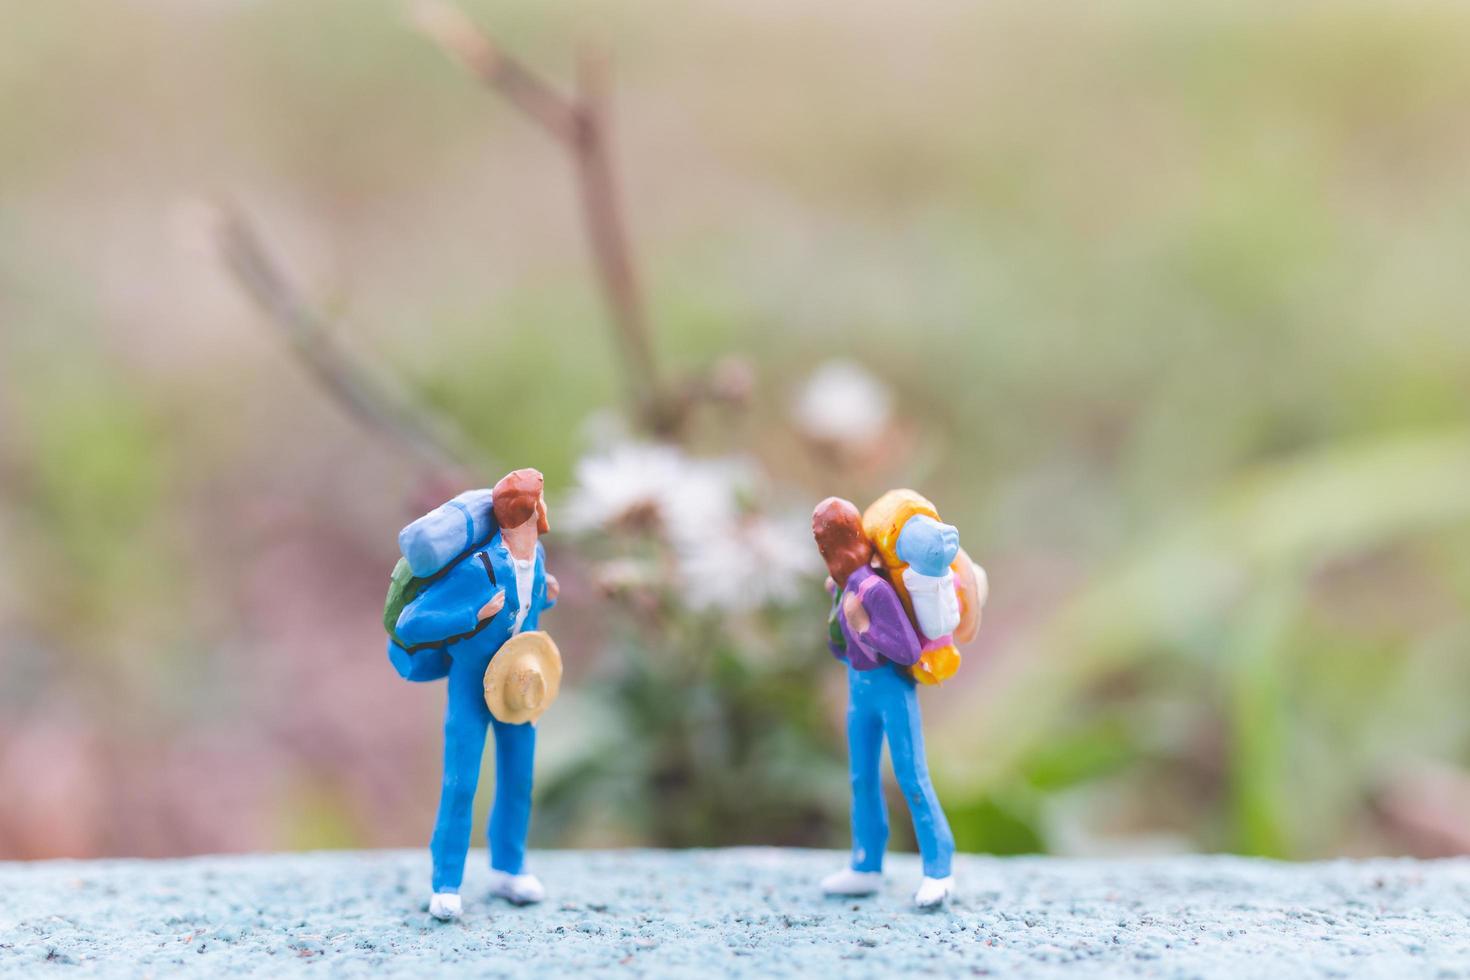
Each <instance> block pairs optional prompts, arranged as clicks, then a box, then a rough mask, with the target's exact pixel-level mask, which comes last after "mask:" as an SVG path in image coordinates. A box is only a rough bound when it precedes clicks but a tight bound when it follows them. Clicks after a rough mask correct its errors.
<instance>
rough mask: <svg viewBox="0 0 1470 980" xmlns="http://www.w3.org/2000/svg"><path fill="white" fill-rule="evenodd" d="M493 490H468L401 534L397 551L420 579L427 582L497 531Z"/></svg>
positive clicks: (399, 534) (421, 518) (435, 509)
mask: <svg viewBox="0 0 1470 980" xmlns="http://www.w3.org/2000/svg"><path fill="white" fill-rule="evenodd" d="M493 502H494V494H493V492H492V491H490V490H466V491H465V492H464V493H462V494H460V495H459V496H458V497H455V498H454V499H453V500H451V501H449V502H448V503H445V504H441V505H440V506H438V507H436V508H434V509H433V510H431V511H429V512H428V513H427V514H425V515H424V516H423V517H420V518H419V519H418V520H416V521H414V522H413V523H412V524H410V525H408V527H406V528H404V529H403V530H402V531H399V532H398V550H399V551H401V552H402V553H403V557H404V558H406V559H407V560H408V567H409V568H410V569H411V570H412V571H413V573H414V575H415V576H417V577H419V578H428V577H429V576H430V575H434V574H436V573H437V572H439V571H440V569H442V568H444V566H445V565H448V564H449V563H450V562H452V561H454V559H456V558H458V557H459V556H460V555H462V554H464V553H465V552H466V551H468V550H469V549H470V548H472V547H474V546H475V545H476V544H478V543H479V542H481V541H483V540H485V539H486V538H488V537H489V536H490V534H491V533H492V532H493V531H494V530H495V514H494V511H493V510H492V509H491V505H492V503H493Z"/></svg>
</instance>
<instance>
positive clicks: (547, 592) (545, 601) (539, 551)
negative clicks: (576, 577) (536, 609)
mask: <svg viewBox="0 0 1470 980" xmlns="http://www.w3.org/2000/svg"><path fill="white" fill-rule="evenodd" d="M536 555H537V557H538V558H540V559H541V574H542V576H543V577H544V578H545V583H544V586H543V588H542V590H541V609H542V611H543V612H544V611H546V610H547V609H550V608H551V607H552V606H554V605H556V600H557V599H559V598H561V583H560V582H558V581H557V580H556V576H555V575H553V574H551V569H549V568H547V567H546V549H545V548H544V547H543V546H542V544H541V542H540V541H537V542H536Z"/></svg>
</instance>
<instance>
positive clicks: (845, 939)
mask: <svg viewBox="0 0 1470 980" xmlns="http://www.w3.org/2000/svg"><path fill="white" fill-rule="evenodd" d="M842 860H843V856H842V855H838V854H834V853H824V852H816V851H787V850H773V849H742V850H727V851H687V852H669V851H663V852H661V851H611V852H607V851H603V852H581V853H578V852H569V851H560V852H544V853H538V854H535V855H534V856H533V869H534V870H535V871H537V872H538V873H540V875H541V876H542V878H543V879H544V880H545V882H546V884H547V887H548V889H549V891H550V897H549V899H548V900H547V901H546V902H545V903H544V904H542V905H540V906H536V907H531V908H524V909H518V908H513V907H511V906H509V905H506V904H505V903H504V902H500V901H495V900H491V899H489V898H488V897H486V895H485V888H486V885H485V880H486V871H485V857H484V854H483V853H477V854H475V855H472V859H471V865H472V871H471V874H470V875H469V880H468V881H467V882H466V887H465V889H464V895H465V901H466V909H465V918H464V919H463V920H461V921H459V922H456V923H449V924H443V923H438V922H435V921H433V920H431V919H430V918H429V916H428V914H427V913H426V912H425V908H426V900H427V898H428V895H427V892H428V888H427V881H428V856H427V854H426V853H424V852H420V851H383V852H365V853H352V852H339V853H319V854H279V855H266V856H239V857H205V858H192V859H186V860H175V861H90V862H88V861H82V862H73V861H57V862H45V863H35V864H4V863H0V974H16V975H19V974H25V975H28V976H47V975H52V974H54V975H57V976H70V975H121V976H140V975H141V976H146V975H170V974H176V973H180V972H194V973H210V974H213V973H259V974H268V975H271V976H280V975H292V974H301V973H307V974H316V975H319V976H325V975H326V974H329V973H330V974H332V975H337V974H346V975H373V976H386V975H393V974H405V975H413V976H420V975H427V974H435V973H442V972H445V971H446V970H452V971H453V973H455V974H463V975H484V976H527V975H530V974H531V973H533V972H543V973H544V975H545V976H547V977H560V976H564V975H567V974H569V973H572V972H575V971H595V972H597V973H600V974H607V975H617V976H680V977H688V976H699V975H701V974H702V975H704V976H722V975H741V976H769V975H773V974H800V975H803V976H817V977H820V976H822V975H824V974H825V975H828V976H842V977H848V976H853V977H865V976H874V977H878V976H881V977H885V978H888V980H892V978H894V977H896V976H900V975H902V974H909V973H915V972H920V971H922V972H926V973H936V974H949V975H980V976H1002V977H1008V976H1015V977H1051V976H1064V975H1065V976H1073V975H1076V976H1130V977H1131V976H1142V977H1230V978H1242V977H1272V978H1277V977H1298V976H1307V977H1347V976H1351V977H1359V976H1372V977H1395V978H1397V977H1465V978H1467V980H1470V860H1456V861H1441V862H1430V863H1424V862H1413V861H1368V862H1334V863H1330V864H1297V865H1292V864H1275V863H1270V862H1265V861H1255V860H1248V859H1242V858H1228V857H1181V858H1168V859H1158V860H1143V861H1136V860H1135V861H1071V860H1061V859H1056V858H1025V859H1007V860H995V859H988V858H981V857H962V858H961V859H960V862H959V865H958V868H957V874H958V876H959V881H960V884H961V887H962V890H963V891H962V894H961V896H960V897H959V899H958V900H957V901H956V902H955V903H953V905H952V906H951V907H950V908H948V909H946V910H944V911H940V912H936V913H930V914H921V913H918V912H915V911H912V910H911V909H910V908H909V904H908V898H909V893H910V892H911V891H912V889H913V886H914V885H915V884H916V883H917V881H918V866H917V863H916V862H915V860H914V859H913V858H912V857H910V856H907V855H901V856H897V857H895V858H893V859H891V862H890V863H891V867H890V868H889V884H888V888H887V889H886V890H885V891H884V892H883V893H882V894H880V895H878V896H875V897H873V898H869V899H861V900H851V899H849V900H845V901H843V900H835V899H824V898H822V897H821V896H820V895H819V894H817V892H816V888H815V883H816V881H817V879H818V878H819V877H820V876H821V875H822V874H823V873H824V872H826V871H829V870H832V869H834V868H836V867H838V866H840V864H841V863H842Z"/></svg>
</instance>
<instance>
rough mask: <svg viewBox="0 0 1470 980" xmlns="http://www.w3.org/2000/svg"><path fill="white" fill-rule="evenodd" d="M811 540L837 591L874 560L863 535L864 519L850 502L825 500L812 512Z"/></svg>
mask: <svg viewBox="0 0 1470 980" xmlns="http://www.w3.org/2000/svg"><path fill="white" fill-rule="evenodd" d="M812 537H814V538H816V539H817V550H818V551H820V552H821V553H822V560H823V561H825V562H826V563H827V572H828V574H830V575H831V576H832V581H834V582H836V583H837V586H838V588H841V587H842V586H843V585H845V584H847V577H848V576H849V575H851V574H852V573H853V572H855V571H857V570H858V569H859V568H862V567H863V566H864V565H866V564H867V563H868V562H869V561H870V560H871V559H872V557H873V546H872V544H870V543H869V542H868V536H867V535H866V534H864V533H863V515H862V514H861V513H859V511H858V509H857V507H856V506H854V505H853V503H852V501H850V500H843V499H842V498H841V497H828V498H827V499H826V500H824V501H822V502H821V503H820V504H817V509H816V510H814V511H812Z"/></svg>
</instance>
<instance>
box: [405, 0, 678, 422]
mask: <svg viewBox="0 0 1470 980" xmlns="http://www.w3.org/2000/svg"><path fill="white" fill-rule="evenodd" d="M413 15H414V22H415V23H416V24H417V25H418V27H419V29H420V30H422V31H423V32H424V33H425V34H427V35H428V36H429V37H431V38H432V39H433V40H434V41H436V42H437V43H438V44H439V45H440V47H442V48H444V50H445V51H447V52H448V53H449V54H450V55H451V56H452V57H453V58H454V59H455V60H457V61H459V62H460V63H461V64H463V65H464V66H465V67H466V68H467V69H468V70H469V71H470V73H471V74H473V75H474V76H475V77H476V78H478V79H479V80H480V81H481V82H483V83H484V84H485V85H486V86H488V87H489V88H491V89H494V90H495V91H496V92H499V93H500V94H501V95H502V96H503V97H504V98H505V99H506V101H508V102H510V103H511V104H512V105H514V106H515V107H516V108H517V109H519V110H520V111H521V112H522V113H523V114H525V115H526V116H527V117H528V118H529V119H531V120H532V121H533V122H535V123H536V124H537V125H539V126H540V127H541V128H542V129H543V130H545V131H546V133H547V134H548V135H550V136H551V137H552V138H553V139H555V140H556V141H557V142H558V143H560V144H561V145H562V146H563V147H564V148H566V150H567V152H568V153H569V154H570V155H571V158H572V162H573V165H574V167H575V169H576V176H577V186H578V190H579V193H580V195H581V200H582V215H583V221H584V224H585V226H586V230H587V238H588V242H589V244H590V246H591V250H592V256H593V260H594V262H595V263H596V265H597V272H598V280H599V282H600V283H601V285H602V293H603V298H604V300H605V301H606V303H607V307H608V313H609V316H610V318H611V320H612V324H613V327H614V329H615V331H616V333H617V337H618V341H619V343H618V348H619V350H620V351H621V353H622V356H623V360H624V366H625V368H626V370H627V379H628V387H629V397H630V399H631V400H632V402H633V406H634V409H635V411H636V412H637V415H638V417H639V418H640V420H641V421H642V422H643V423H644V424H645V426H646V427H648V428H649V429H651V430H652V431H654V432H659V433H666V432H667V431H669V430H671V429H673V428H677V427H678V424H679V422H680V420H679V419H678V418H677V417H676V416H677V415H678V414H680V413H678V412H676V411H674V406H673V405H672V404H671V402H670V400H669V398H668V395H667V392H666V391H665V390H664V387H663V385H662V382H661V379H660V377H659V372H658V367H657V364H656V362H655V359H654V355H653V346H652V344H651V342H650V329H649V324H648V317H647V312H646V308H645V305H644V302H643V293H642V290H641V288H640V286H639V282H638V276H637V272H636V269H635V266H634V262H633V257H632V248H631V247H630V245H629V241H628V233H627V227H626V224H625V222H624V219H623V213H622V206H621V203H620V199H619V196H618V192H617V180H616V178H615V176H614V174H613V165H612V155H611V152H610V148H609V146H610V141H609V136H608V133H609V129H610V126H609V117H608V111H609V105H608V97H607V92H608V67H607V61H606V59H605V58H603V57H601V56H600V55H597V54H596V53H591V52H589V53H586V54H584V55H583V57H582V58H581V60H580V63H579V65H578V74H577V94H576V96H575V98H573V97H569V96H567V95H564V94H562V93H561V92H559V91H557V90H556V88H554V87H553V86H552V85H550V84H548V83H547V82H545V81H543V80H542V79H541V78H540V77H539V76H537V75H536V74H534V73H533V72H532V71H531V70H530V69H528V68H526V67H525V66H524V65H522V64H521V63H520V62H518V61H516V60H515V59H514V58H512V57H511V56H510V55H508V54H506V53H505V52H504V51H502V50H500V48H499V47H497V46H496V44H495V42H494V41H493V40H492V39H491V38H490V37H489V36H487V35H486V34H485V33H484V32H483V31H481V30H480V29H479V28H478V27H476V26H475V24H474V22H473V21H471V20H470V19H469V18H468V17H467V16H465V14H464V13H463V12H462V11H460V10H459V9H458V8H456V7H454V6H451V5H450V4H448V3H446V2H444V0H415V2H414V4H413Z"/></svg>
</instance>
